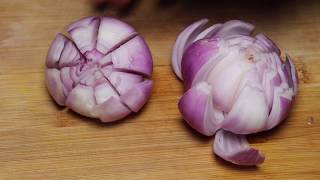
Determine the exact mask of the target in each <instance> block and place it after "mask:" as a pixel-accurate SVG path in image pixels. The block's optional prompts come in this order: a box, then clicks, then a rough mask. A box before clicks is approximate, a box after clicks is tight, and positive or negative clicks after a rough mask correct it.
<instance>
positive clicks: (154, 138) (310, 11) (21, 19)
mask: <svg viewBox="0 0 320 180" xmlns="http://www.w3.org/2000/svg"><path fill="white" fill-rule="evenodd" d="M197 2H198V3H197ZM92 14H99V13H97V12H94V11H93V10H92V9H90V7H89V6H87V5H86V4H85V3H84V2H83V1H79V0H1V3H0V62H1V64H0V100H1V102H0V179H78V178H83V179H260V178H268V179H320V1H289V0H288V1H285V0H283V1H278V0H274V1H272V0H261V1H248V0H241V1H231V0H227V1H224V2H223V3H222V2H220V1H209V0H208V1H204V0H203V1H197V0H188V1H183V0H177V1H168V0H162V1H160V0H143V1H139V2H138V3H136V5H135V6H133V7H132V8H131V9H128V10H126V11H121V12H117V11H116V10H107V11H106V14H109V15H115V16H118V17H121V18H122V19H124V20H126V21H127V22H129V23H130V24H132V25H133V26H134V27H136V28H137V29H138V30H139V31H140V32H141V34H142V35H143V36H144V37H145V38H146V41H147V42H148V44H149V45H150V48H151V50H152V53H153V57H154V64H155V66H154V74H153V76H152V79H153V80H154V82H155V88H154V90H153V95H152V97H151V99H150V101H149V103H148V104H147V105H146V106H145V108H144V109H143V111H142V112H141V113H139V114H137V115H134V116H130V117H129V118H127V119H125V120H123V121H120V122H118V123H114V124H101V123H99V122H96V121H93V120H90V119H87V118H84V117H81V116H79V115H77V114H75V113H73V112H70V111H68V110H65V109H63V108H60V107H58V106H57V105H56V104H55V103H54V102H53V101H52V99H51V98H50V96H49V95H48V93H47V91H46V87H45V83H44V67H45V66H44V61H45V56H46V53H47V49H48V47H49V44H50V43H51V41H52V40H53V38H54V36H55V34H56V33H57V32H60V31H63V30H64V29H65V27H66V26H67V25H68V23H70V22H71V21H74V20H76V19H79V18H81V17H84V16H88V15H92ZM202 17H208V18H210V20H211V22H212V23H215V22H222V21H225V20H228V19H235V18H236V19H243V20H246V21H249V22H251V23H254V24H256V25H257V30H258V31H262V32H264V33H266V34H267V35H269V36H270V37H271V38H272V39H274V41H275V42H277V43H278V45H279V46H280V47H281V49H282V50H283V52H286V53H289V54H290V55H291V56H292V57H293V58H294V59H295V64H296V65H297V68H298V72H299V79H300V82H301V84H300V93H299V96H298V97H297V101H296V104H295V106H294V109H293V111H292V113H291V115H290V117H289V118H288V119H287V120H286V121H285V122H284V123H283V124H281V125H280V126H279V127H277V128H276V129H274V130H272V131H269V132H266V133H262V134H258V135H254V136H250V137H249V141H250V143H251V144H252V145H253V146H254V147H257V148H259V149H260V150H261V151H262V152H263V153H264V154H265V155H266V157H267V159H266V161H265V163H264V164H263V165H262V166H260V167H258V168H254V167H238V166H234V165H231V164H229V163H226V162H224V161H223V160H221V159H219V158H218V157H216V156H215V155H213V153H212V147H211V146H212V138H211V137H210V138H206V137H203V136H201V135H199V134H197V133H196V132H195V131H193V130H192V129H191V128H189V127H188V126H187V125H186V123H184V122H183V120H182V119H181V115H180V114H179V111H178V109H177V102H178V99H179V97H180V96H181V95H182V93H183V90H182V85H181V83H180V82H179V81H178V80H177V79H176V77H175V76H174V74H173V73H172V71H171V67H170V55H171V48H172V45H173V43H174V41H175V38H176V36H177V35H178V33H179V32H180V31H181V30H182V29H183V28H184V27H185V26H186V25H188V24H190V23H191V22H193V21H194V20H197V19H199V18H202ZM311 119H313V121H312V120H311Z"/></svg>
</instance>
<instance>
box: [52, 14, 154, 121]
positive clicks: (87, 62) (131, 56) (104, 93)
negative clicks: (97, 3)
mask: <svg viewBox="0 0 320 180" xmlns="http://www.w3.org/2000/svg"><path fill="white" fill-rule="evenodd" d="M68 32H69V35H70V37H71V39H69V38H68V37H66V36H65V35H63V34H57V36H56V38H55V39H54V41H53V42H52V44H51V47H50V49H49V52H48V55H47V59H46V66H47V69H46V84H47V88H48V91H49V93H50V95H51V96H52V97H53V99H54V100H55V101H56V102H57V104H59V105H60V106H67V107H68V108H70V109H72V110H73V111H75V112H77V113H79V114H81V115H83V116H87V117H91V118H98V119H100V120H101V121H102V122H112V121H116V120H119V119H122V118H124V117H126V116H127V115H129V114H130V113H132V112H138V111H139V110H140V109H141V108H142V107H143V106H144V104H145V103H146V102H147V101H148V99H149V97H150V95H151V91H152V86H153V82H152V80H150V76H151V74H152V69H153V62H152V56H151V53H150V50H149V48H148V46H147V44H146V43H145V41H144V39H143V38H142V37H141V36H140V35H139V34H138V33H137V32H136V31H135V29H134V28H132V27H131V26H129V25H128V24H126V23H124V22H122V21H120V20H118V19H115V18H111V17H87V18H83V19H81V20H79V21H76V22H74V23H72V24H71V25H70V26H69V27H68Z"/></svg>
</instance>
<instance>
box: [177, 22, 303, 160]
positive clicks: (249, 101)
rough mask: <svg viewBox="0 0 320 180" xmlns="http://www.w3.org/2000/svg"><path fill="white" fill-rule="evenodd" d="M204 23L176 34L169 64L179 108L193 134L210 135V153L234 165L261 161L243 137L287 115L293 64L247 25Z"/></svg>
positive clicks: (295, 84) (294, 77)
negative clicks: (179, 91)
mask: <svg viewBox="0 0 320 180" xmlns="http://www.w3.org/2000/svg"><path fill="white" fill-rule="evenodd" d="M207 23H208V20H207V19H202V20H199V21H197V22H195V23H193V24H191V25H190V26H188V27H187V28H186V29H185V30H184V31H183V32H181V34H180V35H179V36H178V38H177V40H176V43H175V46H174V49H173V54H172V66H173V70H174V72H175V74H176V75H177V77H178V78H180V79H181V80H183V82H184V86H185V90H186V92H185V94H184V95H183V96H182V98H181V99H180V102H179V109H180V112H181V114H182V115H183V118H184V119H185V121H186V122H187V123H188V124H189V125H190V126H191V127H193V128H194V129H195V130H197V131H198V132H200V133H202V134H204V135H207V136H212V135H214V134H216V136H215V140H214V145H213V146H214V147H213V149H214V152H215V153H216V154H217V155H218V156H220V157H221V158H223V159H225V160H227V161H229V162H232V163H234V164H238V165H258V164H261V163H262V162H263V161H264V159H265V157H264V155H262V154H261V153H260V152H259V151H258V150H256V149H254V148H251V147H250V146H249V144H248V142H247V140H246V138H245V135H247V134H252V133H258V132H261V131H265V130H269V129H272V128H273V127H275V126H276V125H278V124H279V123H280V122H281V121H282V120H283V119H285V118H286V117H287V116H288V113H289V111H290V109H291V107H292V104H293V101H294V99H295V96H296V94H297V90H298V78H297V73H296V69H295V66H294V64H293V62H292V60H291V58H290V57H289V56H286V58H285V59H282V58H281V52H280V50H279V48H278V47H277V46H276V45H275V43H273V42H272V41H271V40H270V39H269V38H268V37H266V36H265V35H263V34H261V33H259V34H257V35H255V36H253V35H252V32H253V30H254V26H253V25H252V24H249V23H246V22H243V21H239V20H231V21H228V22H226V23H224V24H215V25H213V26H210V27H206V25H207Z"/></svg>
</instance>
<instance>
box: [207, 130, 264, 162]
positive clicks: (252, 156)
mask: <svg viewBox="0 0 320 180" xmlns="http://www.w3.org/2000/svg"><path fill="white" fill-rule="evenodd" d="M213 149H214V152H215V154H216V155H218V156H219V157H221V158H222V159H224V160H226V161H229V162H232V163H234V164H238V165H246V166H252V165H259V164H261V163H263V162H264V160H265V157H264V155H262V154H261V153H260V152H259V151H258V150H256V149H254V148H251V147H250V146H249V144H248V141H247V140H246V137H245V136H243V135H237V134H233V133H231V132H228V131H224V130H219V131H218V132H217V133H216V136H215V139H214V144H213Z"/></svg>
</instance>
